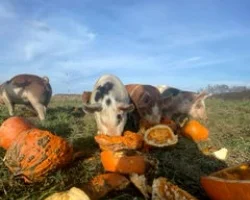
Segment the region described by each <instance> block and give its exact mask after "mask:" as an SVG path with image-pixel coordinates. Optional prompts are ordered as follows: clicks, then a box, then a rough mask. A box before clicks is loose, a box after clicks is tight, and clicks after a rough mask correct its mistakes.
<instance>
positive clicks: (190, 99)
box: [158, 86, 211, 120]
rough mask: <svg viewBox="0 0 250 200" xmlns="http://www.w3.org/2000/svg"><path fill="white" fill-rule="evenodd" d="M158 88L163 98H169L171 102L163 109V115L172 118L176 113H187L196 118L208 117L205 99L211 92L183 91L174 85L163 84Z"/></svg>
mask: <svg viewBox="0 0 250 200" xmlns="http://www.w3.org/2000/svg"><path fill="white" fill-rule="evenodd" d="M158 89H159V90H160V91H161V96H162V98H165V99H166V98H168V99H169V101H168V102H169V104H168V106H167V107H165V108H164V110H163V115H164V116H166V117H169V118H172V117H173V115H175V114H185V115H187V116H191V117H192V118H194V119H203V120H204V119H207V114H206V107H205V99H206V98H207V97H209V96H211V95H210V94H207V93H206V92H200V93H195V92H191V91H182V90H179V89H177V88H173V87H167V86H166V87H165V88H163V87H162V86H161V87H160V88H159V87H158Z"/></svg>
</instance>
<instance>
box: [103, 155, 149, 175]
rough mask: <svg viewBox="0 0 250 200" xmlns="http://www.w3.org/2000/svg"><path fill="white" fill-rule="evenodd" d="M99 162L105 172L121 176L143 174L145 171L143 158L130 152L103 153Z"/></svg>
mask: <svg viewBox="0 0 250 200" xmlns="http://www.w3.org/2000/svg"><path fill="white" fill-rule="evenodd" d="M101 161H102V165H103V167H104V169H105V170H106V171H110V172H118V173H121V174H131V173H137V174H143V173H144V172H145V169H146V162H145V158H144V156H143V155H141V154H140V153H139V152H137V151H132V150H121V151H115V152H113V151H103V152H101Z"/></svg>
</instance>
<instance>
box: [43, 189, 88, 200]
mask: <svg viewBox="0 0 250 200" xmlns="http://www.w3.org/2000/svg"><path fill="white" fill-rule="evenodd" d="M45 200H91V199H90V198H89V196H88V195H87V194H86V193H85V192H84V191H82V190H81V189H79V188H77V187H72V188H70V189H69V190H67V191H63V192H56V193H54V194H52V195H50V196H49V197H47V198H46V199H45Z"/></svg>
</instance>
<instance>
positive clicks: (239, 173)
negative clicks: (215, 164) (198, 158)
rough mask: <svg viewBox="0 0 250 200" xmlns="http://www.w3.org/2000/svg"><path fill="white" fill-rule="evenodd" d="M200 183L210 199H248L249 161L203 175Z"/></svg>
mask: <svg viewBox="0 0 250 200" xmlns="http://www.w3.org/2000/svg"><path fill="white" fill-rule="evenodd" d="M201 185H202V187H203V188H204V189H205V191H206V193H207V195H208V196H209V197H210V198H211V200H224V199H226V200H236V199H241V200H249V199H250V163H242V164H240V165H238V166H234V167H229V168H225V169H222V170H220V171H217V172H214V173H212V174H210V175H208V176H203V177H201Z"/></svg>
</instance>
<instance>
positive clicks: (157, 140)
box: [144, 124, 178, 147]
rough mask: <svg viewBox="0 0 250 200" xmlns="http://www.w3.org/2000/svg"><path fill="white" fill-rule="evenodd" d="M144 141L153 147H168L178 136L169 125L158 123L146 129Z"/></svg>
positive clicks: (176, 140) (174, 142)
mask: <svg viewBox="0 0 250 200" xmlns="http://www.w3.org/2000/svg"><path fill="white" fill-rule="evenodd" d="M144 141H145V143H146V144H148V145H150V146H153V147H168V146H172V145H175V144H176V143H177V142H178V136H177V135H175V134H174V132H173V130H172V129H171V128H170V127H169V126H167V125H162V124H160V125H156V126H153V127H151V128H149V129H147V130H146V132H145V134H144Z"/></svg>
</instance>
